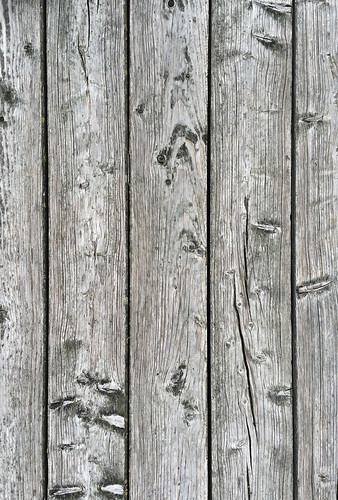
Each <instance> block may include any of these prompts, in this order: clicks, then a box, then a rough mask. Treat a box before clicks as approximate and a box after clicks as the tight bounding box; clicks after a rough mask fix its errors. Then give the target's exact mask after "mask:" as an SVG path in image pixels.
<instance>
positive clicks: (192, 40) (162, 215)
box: [130, 0, 208, 500]
mask: <svg viewBox="0 0 338 500" xmlns="http://www.w3.org/2000/svg"><path fill="white" fill-rule="evenodd" d="M170 5H173V6H172V7H171V6H170ZM207 43H208V2H207V1H204V0H197V1H195V2H188V1H186V0H177V1H176V2H168V1H163V2H154V1H139V0H133V1H132V2H131V4H130V124H131V135H130V138H131V139H130V174H131V188H130V189H131V253H130V255H131V262H130V264H131V303H130V308H131V323H130V324H131V332H130V334H131V337H130V360H131V365H130V366H131V367H130V382H131V385H130V387H131V403H130V404H131V406H130V425H131V434H130V445H131V447H130V498H131V499H154V498H163V499H164V498H166V499H169V498H173V499H174V498H175V499H182V500H183V499H184V500H187V499H197V498H198V499H205V498H207V408H206V396H207V373H206V368H207V363H206V358H207V332H206V327H207V325H206V320H207V317H206V315H207V313H206V300H207V297H206V293H207V286H206V245H207V241H206V230H207V227H206V209H207V207H206V201H207V198H206V192H207V162H206V144H205V140H206V134H207V68H208V61H207V56H208V51H207Z"/></svg>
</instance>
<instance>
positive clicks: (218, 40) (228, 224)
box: [210, 0, 292, 500]
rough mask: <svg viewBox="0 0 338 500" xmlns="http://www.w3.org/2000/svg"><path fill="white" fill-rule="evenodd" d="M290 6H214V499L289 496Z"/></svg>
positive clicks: (219, 3) (216, 3) (243, 0)
mask: <svg viewBox="0 0 338 500" xmlns="http://www.w3.org/2000/svg"><path fill="white" fill-rule="evenodd" d="M291 35H292V23H291V7H290V6H289V5H288V4H286V3H283V4H281V3H277V2H274V1H271V2H265V1H256V2H248V1H246V0H241V1H238V2H233V3H229V4H227V5H225V4H224V2H222V1H220V0H215V1H214V2H212V35H211V36H212V54H211V55H212V63H211V68H212V73H211V78H212V81H211V85H212V88H211V118H210V119H211V194H210V199H211V214H210V221H211V235H210V237H211V241H210V246H211V277H210V279H211V281H210V287H211V371H212V380H211V383H212V429H211V431H212V460H213V461H212V471H213V476H212V477H213V495H212V498H214V499H223V498H228V499H236V500H237V499H239V498H241V499H242V498H255V499H261V498H269V499H272V498H273V499H282V498H283V499H284V500H286V499H290V498H292V405H291V401H292V371H291V352H292V349H291V319H290V318H291V297H290V279H291V274H290V262H291V256H290V212H291V196H290V167H291V137H290V135H291V134H290V132H291V78H292V68H291V66H292V65H291V62H292V50H291V49H292V47H291Z"/></svg>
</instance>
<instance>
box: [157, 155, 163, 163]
mask: <svg viewBox="0 0 338 500" xmlns="http://www.w3.org/2000/svg"><path fill="white" fill-rule="evenodd" d="M157 161H158V163H161V164H162V165H163V163H165V156H164V155H163V154H159V155H158V157H157Z"/></svg>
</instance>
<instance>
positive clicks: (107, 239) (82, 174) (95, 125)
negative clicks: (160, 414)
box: [47, 0, 126, 500]
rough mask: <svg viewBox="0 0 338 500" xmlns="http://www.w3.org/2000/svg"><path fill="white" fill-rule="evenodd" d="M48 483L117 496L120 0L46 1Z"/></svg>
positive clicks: (120, 434) (121, 284)
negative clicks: (48, 296)
mask: <svg viewBox="0 0 338 500" xmlns="http://www.w3.org/2000/svg"><path fill="white" fill-rule="evenodd" d="M47 17H48V110H49V134H50V135H49V170H50V196H49V198H50V342H49V344H50V358H49V369H50V375H49V409H50V418H49V457H50V459H49V492H50V496H51V497H59V496H62V495H66V494H68V495H71V494H78V495H79V496H81V498H87V499H91V500H92V499H94V498H102V497H105V496H106V497H111V496H112V494H115V496H116V497H117V498H120V497H122V496H123V490H124V461H125V453H124V431H125V407H126V404H125V335H126V328H125V322H126V318H125V291H126V290H125V289H126V276H125V273H126V251H125V247H126V232H125V224H126V222H125V210H126V201H125V200H126V197H125V191H126V190H125V184H126V179H125V145H126V137H125V131H126V123H125V83H124V82H125V75H124V3H123V1H122V0H113V1H110V0H101V1H100V2H93V1H84V0H71V1H69V2H63V1H61V0H59V1H57V2H50V3H48V12H47Z"/></svg>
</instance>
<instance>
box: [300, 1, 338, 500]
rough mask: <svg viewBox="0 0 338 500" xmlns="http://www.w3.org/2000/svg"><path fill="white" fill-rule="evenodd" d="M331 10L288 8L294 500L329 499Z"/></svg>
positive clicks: (334, 244) (337, 423)
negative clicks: (292, 99) (291, 20)
mask: <svg viewBox="0 0 338 500" xmlns="http://www.w3.org/2000/svg"><path fill="white" fill-rule="evenodd" d="M337 14H338V4H337V1H335V0H333V1H332V2H300V1H297V2H296V12H295V15H296V19H295V21H296V22H295V25H296V33H295V43H296V56H295V57H296V60H295V70H296V74H295V77H296V80H295V82H296V87H295V91H296V116H295V119H296V126H295V132H296V221H295V222H296V282H297V298H296V317H297V352H296V354H297V356H296V359H297V381H298V383H297V434H298V452H297V459H298V460H297V462H298V471H295V478H296V480H297V483H298V498H299V500H301V499H303V498H304V499H305V498H311V499H312V498H313V499H316V500H324V499H325V500H333V499H335V498H336V495H337V470H338V450H337V442H338V399H337V396H338V394H337V381H338V377H337V375H338V373H337V353H338V349H337V348H338V345H337V332H338V312H337V311H338V293H337V258H338V240H337V234H338V233H337V221H338V210H337V195H338V163H337V139H338V109H337V105H338V51H337V49H338V45H337V40H338V36H337V35H338V33H337V26H338V15H337Z"/></svg>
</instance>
